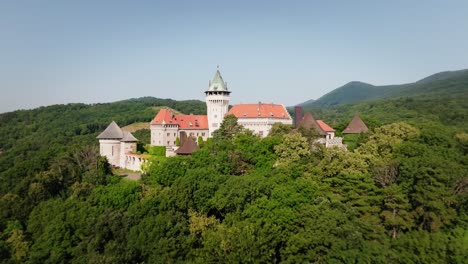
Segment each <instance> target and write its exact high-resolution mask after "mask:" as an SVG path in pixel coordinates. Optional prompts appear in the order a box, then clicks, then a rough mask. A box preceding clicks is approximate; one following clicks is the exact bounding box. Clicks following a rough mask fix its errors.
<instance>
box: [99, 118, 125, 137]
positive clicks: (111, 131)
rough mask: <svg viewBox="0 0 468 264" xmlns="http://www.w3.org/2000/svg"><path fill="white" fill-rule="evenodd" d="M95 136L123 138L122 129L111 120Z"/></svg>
mask: <svg viewBox="0 0 468 264" xmlns="http://www.w3.org/2000/svg"><path fill="white" fill-rule="evenodd" d="M96 138H98V139H119V140H120V139H121V138H123V132H122V129H120V127H119V126H118V125H117V123H115V121H112V122H111V123H110V124H109V125H108V126H107V128H106V129H105V130H104V131H103V132H102V133H101V134H99V136H97V137H96Z"/></svg>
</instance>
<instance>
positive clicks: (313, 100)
mask: <svg viewBox="0 0 468 264" xmlns="http://www.w3.org/2000/svg"><path fill="white" fill-rule="evenodd" d="M313 102H315V99H310V100H308V101H305V102H303V103H300V104H298V105H300V106H303V105H309V104H312V103H313Z"/></svg>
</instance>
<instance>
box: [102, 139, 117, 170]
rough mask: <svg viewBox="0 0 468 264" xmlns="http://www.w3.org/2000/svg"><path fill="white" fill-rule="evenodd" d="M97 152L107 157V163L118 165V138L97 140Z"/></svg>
mask: <svg viewBox="0 0 468 264" xmlns="http://www.w3.org/2000/svg"><path fill="white" fill-rule="evenodd" d="M99 153H100V155H101V156H105V157H107V160H108V161H109V164H111V165H112V166H116V167H120V140H111V139H101V140H99Z"/></svg>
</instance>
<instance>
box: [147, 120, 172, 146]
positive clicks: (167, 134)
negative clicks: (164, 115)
mask: <svg viewBox="0 0 468 264" xmlns="http://www.w3.org/2000/svg"><path fill="white" fill-rule="evenodd" d="M150 129H151V145H152V146H166V147H171V146H175V145H176V139H177V137H178V136H179V134H178V126H177V125H151V127H150Z"/></svg>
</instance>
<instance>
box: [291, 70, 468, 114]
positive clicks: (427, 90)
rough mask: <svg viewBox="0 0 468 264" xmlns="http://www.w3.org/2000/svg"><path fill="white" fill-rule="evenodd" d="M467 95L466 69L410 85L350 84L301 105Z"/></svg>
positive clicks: (310, 105) (433, 76)
mask: <svg viewBox="0 0 468 264" xmlns="http://www.w3.org/2000/svg"><path fill="white" fill-rule="evenodd" d="M466 94H468V70H460V71H447V72H441V73H437V74H434V75H431V76H429V77H426V78H424V79H422V80H419V81H417V82H414V83H408V84H399V85H384V86H374V85H371V84H368V83H363V82H350V83H348V84H345V85H344V86H342V87H339V88H337V89H335V90H333V91H331V92H329V93H327V94H325V95H324V96H322V97H320V98H319V99H317V100H315V101H311V102H304V103H301V104H299V105H302V106H304V107H307V108H312V107H315V108H318V107H332V106H336V105H341V104H349V103H358V102H363V101H369V100H377V99H394V98H398V97H424V98H428V97H449V98H455V97H458V96H460V95H466Z"/></svg>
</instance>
